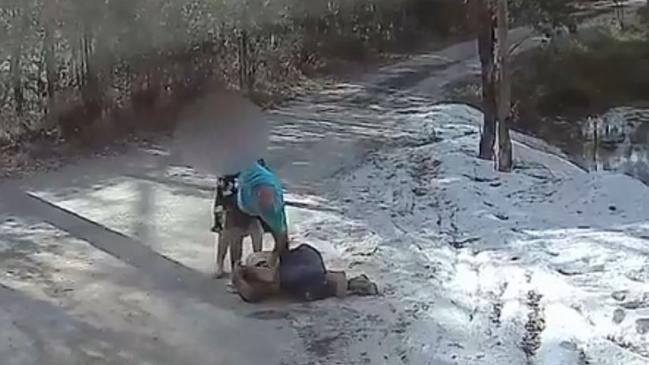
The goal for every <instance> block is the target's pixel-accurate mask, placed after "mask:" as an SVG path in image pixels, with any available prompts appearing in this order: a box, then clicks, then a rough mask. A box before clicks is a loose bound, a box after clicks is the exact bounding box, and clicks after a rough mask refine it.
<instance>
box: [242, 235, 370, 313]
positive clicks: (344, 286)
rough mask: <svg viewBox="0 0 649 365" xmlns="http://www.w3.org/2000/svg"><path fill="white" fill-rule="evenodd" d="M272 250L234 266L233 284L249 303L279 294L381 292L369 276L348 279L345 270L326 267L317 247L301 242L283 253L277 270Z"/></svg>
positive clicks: (304, 297)
mask: <svg viewBox="0 0 649 365" xmlns="http://www.w3.org/2000/svg"><path fill="white" fill-rule="evenodd" d="M271 255H272V253H270V252H257V253H252V254H250V255H249V256H248V257H247V258H246V264H245V265H241V264H240V263H239V264H237V265H236V266H235V268H234V269H233V274H232V276H233V284H234V287H235V289H236V291H237V293H238V294H239V296H240V297H241V298H242V299H243V300H244V301H246V302H251V303H256V302H260V301H262V300H266V299H270V298H273V297H279V296H282V295H284V296H289V297H290V298H292V299H295V300H299V301H313V300H319V299H325V298H329V297H334V296H336V297H339V298H342V297H345V296H347V295H378V288H377V286H376V284H375V283H373V282H371V281H370V280H369V279H368V277H367V276H365V275H360V276H357V277H354V278H351V279H349V280H348V279H347V276H346V274H345V272H344V271H331V270H327V269H326V268H325V265H324V262H323V260H322V255H321V254H320V252H318V250H316V249H315V248H314V247H312V246H310V245H306V244H302V245H299V246H298V247H296V248H294V249H291V250H289V251H287V252H285V253H284V254H282V255H281V256H280V263H279V267H278V268H277V269H275V270H274V269H273V268H271V267H270V266H269V265H268V260H270V258H271Z"/></svg>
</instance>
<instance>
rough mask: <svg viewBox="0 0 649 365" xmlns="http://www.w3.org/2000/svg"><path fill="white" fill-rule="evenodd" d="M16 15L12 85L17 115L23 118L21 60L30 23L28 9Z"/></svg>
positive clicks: (21, 9) (23, 102)
mask: <svg viewBox="0 0 649 365" xmlns="http://www.w3.org/2000/svg"><path fill="white" fill-rule="evenodd" d="M16 10H17V14H16V23H15V24H14V31H15V33H14V34H13V37H12V38H13V41H14V44H13V47H12V53H11V62H10V66H9V67H10V69H11V83H12V88H13V96H14V105H15V110H16V115H17V116H18V117H21V116H22V115H23V112H24V109H25V95H24V94H23V73H22V68H21V62H20V59H21V57H22V53H23V43H24V42H23V41H24V36H25V30H26V28H27V26H28V22H29V14H28V13H27V8H18V9H16Z"/></svg>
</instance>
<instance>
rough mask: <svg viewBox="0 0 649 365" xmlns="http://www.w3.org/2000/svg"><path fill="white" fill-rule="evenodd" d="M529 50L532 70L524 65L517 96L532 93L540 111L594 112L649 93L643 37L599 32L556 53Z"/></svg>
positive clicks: (518, 77)
mask: <svg viewBox="0 0 649 365" xmlns="http://www.w3.org/2000/svg"><path fill="white" fill-rule="evenodd" d="M533 53H534V55H533V57H530V60H531V65H530V66H531V71H532V72H530V69H526V70H523V71H522V72H520V73H519V74H518V75H515V76H514V83H515V85H517V88H518V92H519V93H518V95H536V97H537V99H536V100H534V102H533V103H532V107H533V108H536V109H538V110H540V111H541V112H542V113H544V114H562V113H567V112H571V111H579V110H589V111H590V112H596V111H601V110H604V109H606V108H608V107H611V106H615V105H620V104H623V103H625V102H631V101H639V100H646V99H647V98H649V44H648V43H647V42H646V41H644V40H620V39H616V38H614V37H611V36H608V35H602V36H601V37H599V39H596V40H595V41H593V42H591V43H589V44H588V45H586V46H584V47H573V48H571V49H569V50H566V51H563V52H561V53H560V54H558V55H555V54H551V53H549V51H546V50H539V51H534V52H533ZM525 74H527V75H528V76H526V75H525ZM530 85H533V86H532V88H533V89H534V90H530ZM527 102H529V100H528V101H527Z"/></svg>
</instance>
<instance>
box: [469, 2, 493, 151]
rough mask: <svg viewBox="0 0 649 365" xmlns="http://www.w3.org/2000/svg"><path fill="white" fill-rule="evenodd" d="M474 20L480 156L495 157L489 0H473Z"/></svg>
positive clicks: (491, 17)
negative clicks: (479, 83)
mask: <svg viewBox="0 0 649 365" xmlns="http://www.w3.org/2000/svg"><path fill="white" fill-rule="evenodd" d="M471 5H472V8H473V14H474V21H475V22H476V23H477V26H478V29H477V31H478V54H479V57H480V74H481V78H482V111H483V121H482V134H481V136H480V151H479V155H478V157H479V158H481V159H484V160H493V159H494V144H495V141H496V85H495V78H494V47H495V33H494V26H495V24H494V16H493V10H492V9H491V7H490V6H489V3H488V0H472V2H471Z"/></svg>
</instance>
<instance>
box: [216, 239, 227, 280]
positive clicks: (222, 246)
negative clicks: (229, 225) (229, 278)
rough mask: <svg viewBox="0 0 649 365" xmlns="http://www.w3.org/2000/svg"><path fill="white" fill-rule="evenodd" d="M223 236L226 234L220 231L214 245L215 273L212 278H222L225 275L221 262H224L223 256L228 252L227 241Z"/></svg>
mask: <svg viewBox="0 0 649 365" xmlns="http://www.w3.org/2000/svg"><path fill="white" fill-rule="evenodd" d="M225 236H226V232H225V231H221V232H220V233H219V238H218V241H217V244H216V272H215V273H214V277H216V278H217V279H219V278H222V277H223V275H225V270H224V269H223V262H224V261H225V254H226V253H227V252H228V241H227V239H226V237H225Z"/></svg>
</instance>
